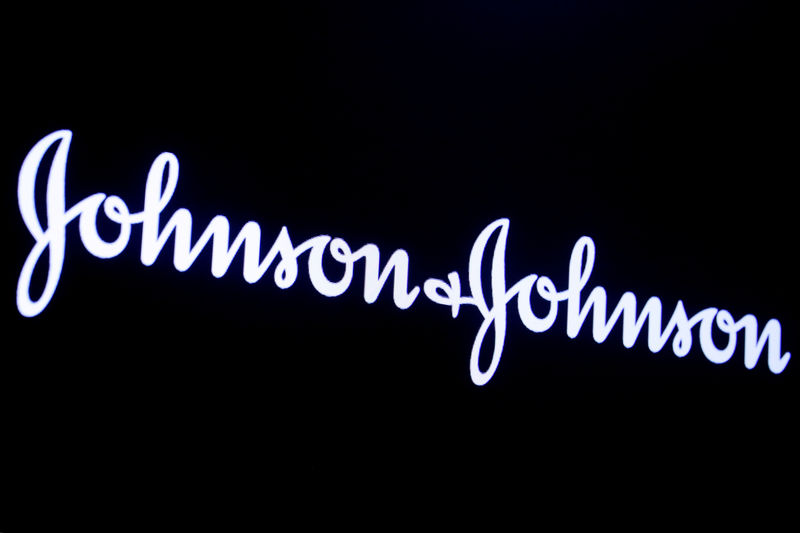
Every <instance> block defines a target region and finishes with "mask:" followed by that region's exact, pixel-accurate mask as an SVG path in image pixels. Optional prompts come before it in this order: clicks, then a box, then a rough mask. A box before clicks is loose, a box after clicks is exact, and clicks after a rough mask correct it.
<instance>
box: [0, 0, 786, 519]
mask: <svg viewBox="0 0 800 533" xmlns="http://www.w3.org/2000/svg"><path fill="white" fill-rule="evenodd" d="M373 4H375V5H373ZM788 20H789V17H788V14H787V13H783V12H781V11H778V10H774V9H773V8H772V7H771V6H769V5H768V4H767V3H763V2H707V1H703V2H677V3H676V2H619V1H614V2H597V3H592V2H483V1H475V2H446V3H436V4H434V5H430V4H428V3H423V4H422V5H415V4H409V3H401V4H398V5H396V6H387V5H384V4H383V3H381V2H377V3H363V4H340V3H334V4H330V5H324V4H323V5H316V4H303V5H302V6H299V5H292V6H291V7H287V6H273V5H270V6H269V7H267V8H259V9H253V10H245V9H235V8H234V7H233V6H231V7H229V8H228V9H227V10H226V11H225V12H219V11H217V10H213V9H211V8H199V7H198V8H195V9H192V10H177V9H176V10H166V9H164V8H163V7H157V8H156V7H154V8H152V9H148V8H147V7H145V6H137V7H136V8H135V9H134V8H130V10H126V9H114V10H113V11H105V10H101V11H96V10H92V11H86V12H78V11H75V10H73V8H69V9H64V8H62V10H60V11H52V10H49V9H44V8H42V9H41V11H38V12H34V13H27V14H24V15H23V14H21V15H19V16H18V17H16V18H10V19H8V20H7V21H6V25H8V26H9V28H8V30H9V31H6V32H4V37H3V43H2V44H3V50H4V52H3V56H4V66H3V69H4V76H3V85H4V90H7V91H8V93H7V94H6V96H4V97H3V101H4V104H5V105H4V108H5V111H4V118H3V128H2V131H3V133H2V135H3V140H2V158H0V165H1V166H0V170H1V171H2V172H1V174H0V175H2V177H3V179H2V181H1V182H2V184H3V205H2V212H3V217H4V218H3V227H4V228H5V229H4V243H5V249H6V252H5V253H4V255H3V259H4V260H3V264H4V276H3V288H2V295H3V296H2V302H3V311H4V313H5V314H4V316H5V320H4V324H5V326H4V328H3V329H4V336H5V342H4V346H5V348H4V349H3V354H2V356H1V357H0V383H1V384H2V391H3V393H2V394H3V395H2V407H1V409H2V410H1V411H0V412H2V417H3V418H2V420H3V429H2V442H3V448H4V450H3V456H2V467H3V475H2V480H3V485H4V489H5V490H6V492H7V494H8V496H7V497H6V498H4V500H5V502H6V504H7V505H6V509H5V512H6V513H8V514H7V515H6V516H8V517H10V518H9V522H8V524H9V525H8V526H7V527H8V530H9V531H13V530H16V529H17V528H18V529H20V530H22V529H26V528H33V527H34V526H35V525H36V524H39V523H40V522H41V521H42V520H49V519H53V520H54V521H55V522H56V523H72V522H73V521H74V520H79V521H88V520H94V519H96V518H97V517H98V516H101V515H102V516H110V517H112V520H119V521H121V522H128V521H130V520H132V519H143V520H144V521H145V522H147V523H149V521H150V520H151V519H150V518H149V517H151V516H154V515H153V512H154V511H156V512H160V511H169V512H170V516H171V517H172V519H173V520H177V521H178V523H182V522H183V520H185V519H188V518H197V517H199V518H201V519H202V520H206V519H209V518H212V517H221V518H223V519H226V520H227V519H230V518H246V519H250V518H252V519H255V520H258V521H261V522H262V523H264V524H268V523H270V522H271V521H272V520H275V517H276V516H277V515H278V514H282V513H283V512H285V511H286V510H287V509H291V510H292V513H297V514H293V516H295V518H297V519H299V520H301V521H306V520H309V519H312V518H314V517H317V516H323V517H327V516H328V515H327V511H326V512H323V511H321V510H320V505H322V504H326V508H327V509H330V508H335V509H337V515H338V516H342V515H344V516H363V515H364V511H365V508H370V509H373V506H374V504H376V503H380V504H382V505H380V506H379V508H380V509H385V511H386V512H385V514H384V516H385V517H386V518H387V519H393V517H396V516H398V515H401V516H407V515H409V514H413V512H414V511H415V510H416V509H418V508H419V507H420V506H423V507H425V508H429V507H438V506H439V505H441V504H443V503H445V502H449V501H454V502H455V504H451V506H452V509H451V510H450V511H449V516H450V517H451V518H458V517H468V518H469V517H472V516H481V515H485V516H490V517H491V516H492V515H493V514H495V513H497V514H505V513H499V512H498V511H497V507H495V505H494V504H493V503H490V499H489V498H490V497H491V496H492V495H497V494H502V495H503V497H505V496H506V495H509V496H511V495H513V496H514V500H513V501H518V502H520V503H522V504H523V506H524V508H525V509H526V512H529V513H531V514H532V515H536V516H541V514H542V513H552V512H553V509H558V510H564V511H569V512H570V513H574V514H567V515H564V516H566V517H574V516H581V515H582V514H581V513H584V515H586V514H588V515H589V516H591V517H593V516H595V515H594V514H593V512H592V513H589V512H587V507H586V506H587V505H589V507H588V509H592V510H593V511H594V510H600V509H602V510H604V511H603V512H605V513H608V515H610V516H612V517H623V516H626V515H628V514H629V513H630V512H631V511H632V510H634V509H636V510H639V511H641V510H642V509H646V510H647V511H648V516H649V519H652V520H657V521H660V520H663V519H666V518H668V517H672V518H675V517H682V516H684V513H686V510H687V509H690V510H696V509H699V508H709V509H712V514H713V515H714V516H715V517H716V519H718V518H722V517H726V518H734V519H736V520H739V519H740V518H742V517H743V516H747V515H750V516H754V517H757V518H758V519H762V518H765V517H768V516H770V514H772V513H775V512H781V511H784V510H788V509H791V505H792V503H793V496H794V495H796V489H795V485H794V481H795V479H796V474H797V470H796V461H797V438H796V436H795V431H794V430H795V420H796V417H795V416H796V415H795V405H796V399H797V388H796V376H797V372H796V369H795V365H796V364H797V363H796V362H794V361H792V362H790V363H789V366H788V367H787V369H786V371H785V372H784V373H783V374H781V375H777V376H776V375H773V374H771V373H770V372H769V370H768V368H767V365H766V353H765V354H764V355H762V357H761V359H760V361H759V364H758V365H757V367H756V369H754V370H752V371H748V370H746V369H745V368H744V365H743V355H742V352H741V349H739V350H737V353H736V355H734V357H733V358H732V360H731V361H730V362H728V363H727V364H724V365H714V364H712V363H710V362H708V361H707V360H706V359H705V358H704V356H703V354H702V353H701V352H700V351H699V346H698V345H697V343H696V342H695V346H694V348H693V350H692V352H691V353H690V354H689V355H688V356H687V357H685V358H683V359H678V358H676V357H675V356H674V355H672V354H671V351H670V350H669V346H668V347H667V349H665V350H664V351H663V352H662V353H660V354H655V355H654V354H651V353H650V352H649V351H648V350H647V348H646V345H645V343H644V342H643V341H644V339H640V340H639V342H637V344H636V346H635V347H634V348H632V349H629V350H628V349H625V348H624V347H623V346H622V343H621V337H620V334H619V331H616V330H615V333H612V335H611V336H610V337H609V339H608V340H607V341H606V342H605V343H604V344H601V345H597V344H595V343H594V342H593V341H592V339H591V336H590V334H589V333H588V330H587V329H584V330H583V331H582V332H581V334H580V335H579V337H578V338H577V339H575V340H571V339H569V338H568V337H567V336H566V333H565V323H564V309H562V310H561V313H560V316H559V319H558V321H557V323H556V325H555V326H554V327H553V328H552V329H551V330H549V331H548V332H546V333H544V334H538V335H537V334H532V333H530V332H528V331H527V330H526V329H525V328H524V327H522V325H521V324H520V323H519V321H518V319H517V318H516V314H515V312H514V311H513V308H512V313H511V316H512V322H511V324H510V325H509V330H508V336H507V340H506V348H505V351H504V354H503V359H502V361H501V363H500V366H499V369H498V371H497V373H496V375H495V377H494V378H493V379H492V381H490V382H489V384H487V385H486V386H484V387H476V386H475V385H473V384H472V383H471V381H470V378H469V366H468V363H469V353H470V348H471V345H472V342H473V339H474V336H475V333H476V332H477V330H478V327H479V325H480V322H481V319H480V316H479V314H478V313H477V311H476V310H475V309H474V308H463V310H462V312H461V314H460V315H459V317H458V318H457V319H455V320H453V319H452V318H451V317H450V315H449V309H448V308H445V307H441V306H437V305H435V304H433V303H431V302H430V301H428V300H427V299H426V298H425V297H424V296H420V297H419V298H418V299H417V301H416V302H415V303H414V305H413V306H412V307H411V308H410V309H408V310H406V311H400V310H398V309H396V308H395V307H394V306H393V304H392V302H391V298H390V293H389V292H385V293H383V294H382V295H381V297H380V298H379V301H378V302H376V303H374V304H372V305H368V304H366V303H364V302H363V300H362V298H361V296H360V280H361V279H362V277H361V276H360V275H359V273H358V272H359V271H358V270H357V274H356V277H355V278H354V281H353V284H352V285H351V288H350V289H349V290H348V292H347V293H346V294H345V295H343V296H341V297H338V298H332V299H328V298H325V297H323V296H320V295H319V294H317V293H316V292H315V291H314V290H313V288H312V287H311V284H310V282H309V281H308V279H307V275H305V276H304V275H303V272H304V269H303V268H301V276H300V278H299V279H298V281H297V282H296V283H295V285H294V286H293V287H291V288H290V289H289V290H286V291H282V290H280V289H278V288H276V287H275V286H274V284H273V283H272V280H271V274H268V275H267V276H265V278H264V279H263V280H262V281H261V282H259V283H257V284H255V285H248V284H247V283H245V282H244V281H243V280H242V279H241V276H240V275H238V274H237V269H236V265H239V264H240V263H239V262H237V263H235V265H234V267H232V269H231V270H230V271H229V273H228V274H227V275H226V276H225V277H224V278H222V279H219V280H217V279H214V278H213V277H212V276H211V275H210V272H209V267H210V258H209V255H208V254H204V255H203V256H202V257H201V258H200V260H198V262H197V263H195V265H194V266H193V267H192V268H191V269H190V270H189V271H188V272H185V273H179V272H177V271H175V269H174V268H173V267H172V264H171V261H170V256H171V246H169V245H168V247H167V248H166V249H165V250H164V252H163V253H162V254H161V256H160V257H159V259H158V261H157V262H156V264H155V265H154V266H152V267H144V266H143V265H142V264H141V263H140V262H139V259H138V252H139V251H138V245H139V244H140V242H141V239H140V232H139V231H137V230H136V229H134V232H133V236H132V238H131V241H130V244H129V247H128V248H127V249H126V250H125V251H124V252H123V253H122V254H121V255H120V256H118V257H117V258H114V259H112V260H99V259H96V258H94V257H92V256H91V255H90V254H88V252H86V251H85V250H84V249H83V247H82V245H81V243H80V239H79V237H78V235H77V227H73V226H71V230H70V231H69V232H68V241H67V257H66V262H65V265H64V270H63V274H62V277H61V282H60V285H59V287H58V290H57V292H56V294H55V297H54V298H53V300H52V302H51V303H50V305H49V306H48V307H47V309H46V310H45V311H44V312H43V313H42V314H41V315H39V316H37V317H35V318H31V319H26V318H23V317H21V316H20V315H19V314H18V313H17V310H16V307H15V302H14V294H15V292H14V291H15V288H16V281H17V278H18V276H19V270H20V269H21V266H22V264H23V262H24V260H25V257H26V256H27V253H28V251H29V250H30V247H31V246H32V240H31V238H30V236H29V234H28V233H27V230H26V229H25V227H24V225H23V224H22V221H21V218H20V217H19V211H18V208H17V205H16V179H17V173H18V171H19V165H20V164H21V162H22V160H23V158H24V157H25V154H26V153H27V151H28V150H29V149H30V148H31V147H32V146H33V144H35V142H36V141H38V140H39V139H40V138H42V137H43V136H44V135H46V134H48V133H50V132H52V131H54V130H56V129H62V128H67V129H71V130H72V131H73V132H74V137H73V141H72V146H71V149H70V155H69V162H68V167H67V204H68V205H72V204H74V203H75V202H77V201H79V200H80V199H82V198H84V197H85V196H87V195H89V194H92V193H95V192H105V193H107V194H117V195H119V196H121V197H122V198H123V199H124V200H125V201H126V202H127V203H128V205H129V206H130V207H131V209H132V210H136V209H140V208H141V207H140V206H141V202H142V199H143V192H144V182H145V178H146V174H147V170H148V168H149V165H150V163H151V162H152V160H153V159H154V158H155V156H156V155H158V154H159V153H160V152H162V151H170V152H173V153H175V154H176V155H177V156H178V158H179V160H180V164H181V170H180V172H181V178H180V182H179V185H178V190H177V192H176V194H175V197H174V198H173V200H172V202H171V203H170V207H169V208H168V212H170V211H171V210H172V209H176V208H178V207H187V208H189V209H190V210H191V211H192V213H193V215H194V217H195V221H196V224H197V225H198V226H199V227H204V226H205V224H206V223H207V221H208V220H210V219H211V218H212V217H213V216H214V215H216V214H224V215H226V216H227V217H228V218H229V219H230V220H231V224H232V227H233V228H234V230H235V229H236V228H238V227H241V225H243V224H244V223H245V222H247V221H249V220H255V221H257V222H259V224H260V225H261V227H262V229H263V230H264V232H265V237H264V242H265V244H269V243H270V242H271V237H270V236H272V235H276V234H277V231H278V230H279V229H280V227H281V226H283V225H285V226H287V227H288V229H289V232H290V234H291V236H292V239H293V241H294V242H296V243H297V242H301V241H303V240H305V239H307V238H310V237H312V236H314V235H318V234H328V235H333V236H340V237H342V238H344V239H345V240H346V241H347V242H348V243H349V244H350V245H351V247H353V248H357V247H359V246H361V245H362V244H364V243H367V242H372V243H375V244H377V245H378V246H379V247H380V249H381V252H382V253H383V254H389V253H390V252H391V251H393V250H394V249H397V248H403V249H405V250H407V251H408V253H409V255H410V258H411V259H410V265H411V281H412V282H413V283H414V284H416V285H419V286H421V285H422V283H423V282H424V280H425V279H427V278H428V277H438V278H444V277H445V276H446V275H447V273H448V272H450V271H453V270H457V271H458V272H459V273H460V274H461V276H462V280H464V281H465V280H466V266H467V260H468V256H469V251H470V248H471V246H472V242H473V240H474V239H475V237H477V235H478V233H479V232H480V231H481V230H482V229H483V228H484V227H485V226H486V225H487V224H489V223H490V222H492V221H493V220H495V219H497V218H499V217H509V218H510V219H511V226H510V233H509V242H508V255H507V267H508V279H509V280H510V281H511V282H513V281H516V280H518V279H520V278H521V277H522V276H524V275H527V274H529V273H538V274H543V275H548V276H550V277H551V278H552V279H553V280H554V281H555V282H556V286H557V287H564V286H565V284H566V274H567V265H568V261H569V254H570V252H571V250H572V246H573V244H574V243H575V241H576V239H578V238H579V237H580V236H582V235H589V236H591V237H592V238H593V239H594V240H595V242H596V244H597V259H596V266H595V269H594V273H593V276H592V278H591V280H590V286H595V285H603V286H604V287H606V288H607V290H608V292H609V297H610V300H611V301H612V302H616V301H617V299H618V298H619V296H620V295H621V294H622V293H623V292H624V291H626V290H631V291H633V292H634V293H636V295H637V296H639V297H640V298H642V299H644V298H647V297H649V296H651V295H657V296H659V297H660V298H662V300H663V301H664V304H665V310H666V311H667V312H671V309H673V308H674V305H675V304H676V302H677V301H678V300H682V301H683V302H684V304H685V306H686V309H687V312H688V313H689V314H690V315H691V314H693V313H695V312H697V311H699V310H701V309H703V308H706V307H719V308H724V309H728V310H730V311H731V312H732V314H733V315H734V317H737V318H738V317H741V316H742V315H744V314H746V313H753V314H755V315H756V316H757V317H758V319H759V321H760V325H763V324H764V323H765V322H766V320H768V319H770V318H777V319H779V320H780V321H781V323H782V325H783V349H784V351H793V350H797V347H796V346H797V334H796V331H797V330H796V326H797V312H796V309H795V307H794V306H793V302H794V300H795V298H796V292H797V284H796V281H795V268H794V266H795V264H796V262H795V259H794V258H793V257H794V256H793V249H794V245H795V233H794V229H795V227H796V222H795V216H794V212H793V208H794V197H795V192H794V191H793V189H792V188H791V181H792V180H790V178H791V177H794V176H795V175H796V167H795V164H794V161H793V158H792V153H791V152H790V146H793V143H791V141H792V140H793V139H794V138H795V137H794V136H793V133H792V132H793V125H794V117H795V114H794V109H793V107H792V106H793V104H794V102H793V101H790V100H792V99H791V98H790V96H789V95H790V94H792V93H794V90H793V88H792V86H791V85H790V83H789V79H790V70H791V68H790V67H791V64H792V63H791V62H790V57H791V52H790V50H791V48H790V45H793V44H794V42H793V40H791V39H790V38H789V33H788V32H789V23H788ZM795 94H796V93H795ZM790 133H792V136H790ZM43 183H44V182H43V181H39V184H40V187H41V184H43ZM40 190H41V189H40ZM101 229H102V228H101ZM111 236H112V234H111V233H109V234H108V237H109V238H110V237H111ZM385 256H386V255H384V257H385ZM302 264H303V262H301V267H302ZM740 344H741V343H740ZM761 503H765V504H766V505H764V506H762V505H760V504H761ZM11 517H13V518H11ZM679 519H680V518H679ZM159 520H161V519H159ZM390 521H391V520H390Z"/></svg>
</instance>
